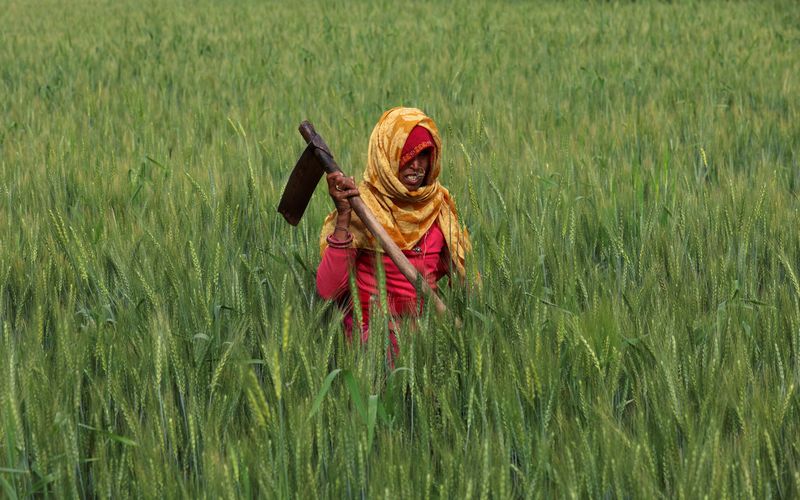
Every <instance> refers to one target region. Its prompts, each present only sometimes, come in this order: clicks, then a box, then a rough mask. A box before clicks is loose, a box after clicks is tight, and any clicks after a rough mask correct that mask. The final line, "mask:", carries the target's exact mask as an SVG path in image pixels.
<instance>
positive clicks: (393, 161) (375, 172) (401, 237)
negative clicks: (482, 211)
mask: <svg viewBox="0 0 800 500" xmlns="http://www.w3.org/2000/svg"><path fill="white" fill-rule="evenodd" d="M415 127H418V128H421V129H424V130H423V131H421V132H417V131H415V132H414V137H413V138H412V140H411V141H409V140H408V139H409V136H410V135H411V133H412V130H414V128H415ZM425 132H427V134H426V133H425ZM425 136H427V137H425ZM418 139H421V140H418ZM426 139H427V140H426ZM428 141H430V142H432V144H431V145H426V144H425V143H426V142H428ZM408 142H410V143H411V145H410V146H409V149H408V150H404V148H405V147H406V144H407V143H408ZM420 146H424V147H420ZM431 146H432V155H431V166H430V169H429V171H428V173H427V174H426V179H425V184H424V185H423V186H421V187H420V188H419V189H416V190H414V191H409V190H408V189H407V188H406V187H405V185H403V183H402V182H400V179H399V177H398V175H397V173H398V171H399V170H400V165H401V158H402V159H404V160H405V161H406V162H407V161H410V160H411V159H413V158H414V156H416V155H417V154H419V152H421V151H423V150H424V149H427V148H430V147H431ZM415 149H416V150H417V151H416V152H414V154H413V155H411V156H410V157H408V158H406V156H408V155H407V154H404V153H410V152H413V150H415ZM440 151H441V141H440V139H439V131H438V129H437V128H436V124H434V123H433V120H431V119H430V118H429V117H428V116H426V115H425V113H423V112H422V111H420V110H418V109H416V108H392V109H390V110H389V111H387V112H385V113H384V114H383V115H382V116H381V118H380V120H378V123H377V124H376V125H375V128H374V129H373V130H372V135H371V136H370V138H369V148H368V153H367V155H368V158H367V169H366V171H364V179H363V180H362V181H361V182H360V183H359V185H358V189H359V191H360V193H361V199H362V200H364V204H366V205H367V207H369V209H370V210H371V211H372V213H373V214H375V217H376V218H377V219H378V221H379V222H380V223H381V225H383V227H384V228H385V229H386V232H388V233H389V236H391V237H392V239H393V240H394V242H395V243H396V244H397V246H398V247H400V249H402V250H409V249H411V248H413V247H414V245H415V244H416V243H417V242H418V241H419V240H420V239H421V238H422V236H423V235H424V234H425V233H426V232H428V230H429V229H430V228H431V226H432V225H433V224H434V222H438V223H439V227H440V228H441V230H442V233H444V238H445V241H446V242H447V247H448V249H449V250H450V256H451V258H452V260H453V265H454V267H455V268H456V270H457V271H458V273H459V274H460V275H462V276H463V275H464V274H465V269H464V260H465V256H466V254H467V253H468V252H469V251H470V250H471V248H472V247H471V245H470V241H469V235H468V234H467V231H466V230H465V229H462V228H461V226H460V224H459V222H458V216H457V214H456V205H455V202H454V201H453V199H452V197H451V196H450V192H449V191H448V190H447V189H446V188H445V187H444V186H442V185H441V184H439V181H438V178H439V173H440V172H441V161H440ZM335 224H336V211H335V210H334V211H333V212H331V213H330V214H329V215H328V217H327V218H326V219H325V222H324V223H323V226H322V232H321V234H320V249H321V250H322V251H324V250H325V248H326V247H327V246H328V242H327V237H328V235H329V234H331V233H333V230H334V227H335ZM350 232H351V233H353V246H354V247H355V248H367V249H370V250H378V251H379V249H378V248H377V246H378V245H377V242H376V241H375V239H374V237H373V236H372V234H371V233H370V232H369V231H368V230H367V228H366V227H365V226H364V223H363V222H361V220H360V219H359V218H358V216H356V215H355V214H353V217H352V219H351V222H350Z"/></svg>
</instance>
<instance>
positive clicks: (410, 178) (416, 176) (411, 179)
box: [406, 172, 425, 184]
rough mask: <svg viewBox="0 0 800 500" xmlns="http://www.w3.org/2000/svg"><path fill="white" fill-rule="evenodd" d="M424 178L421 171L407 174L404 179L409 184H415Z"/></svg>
mask: <svg viewBox="0 0 800 500" xmlns="http://www.w3.org/2000/svg"><path fill="white" fill-rule="evenodd" d="M424 178H425V173H424V172H423V173H417V174H409V175H407V176H406V179H407V180H408V182H410V183H411V184H416V183H418V182H420V181H421V180H422V179H424Z"/></svg>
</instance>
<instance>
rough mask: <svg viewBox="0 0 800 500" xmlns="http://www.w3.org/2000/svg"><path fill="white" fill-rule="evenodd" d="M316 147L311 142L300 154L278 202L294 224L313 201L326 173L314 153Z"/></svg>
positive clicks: (283, 213) (280, 208) (290, 222)
mask: <svg viewBox="0 0 800 500" xmlns="http://www.w3.org/2000/svg"><path fill="white" fill-rule="evenodd" d="M314 148H315V146H314V145H313V144H309V145H308V146H307V147H306V149H305V151H303V154H302V155H300V159H299V160H297V164H296V165H295V166H294V170H292V173H291V175H290V176H289V182H287V183H286V189H284V190H283V196H281V201H280V203H279V204H278V212H280V213H281V215H283V218H284V219H286V222H288V223H289V224H291V225H293V226H296V225H297V224H298V223H299V222H300V219H301V218H302V217H303V213H305V211H306V207H308V202H309V201H311V195H313V194H314V190H315V189H316V187H317V184H318V183H319V180H320V178H321V177H322V174H323V173H325V168H324V167H323V165H322V162H321V161H319V158H317V155H316V154H314Z"/></svg>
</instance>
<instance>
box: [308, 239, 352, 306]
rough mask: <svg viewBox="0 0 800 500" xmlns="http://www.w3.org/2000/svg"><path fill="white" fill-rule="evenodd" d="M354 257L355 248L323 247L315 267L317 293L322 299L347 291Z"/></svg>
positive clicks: (339, 295) (335, 297) (333, 297)
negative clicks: (323, 250)
mask: <svg viewBox="0 0 800 500" xmlns="http://www.w3.org/2000/svg"><path fill="white" fill-rule="evenodd" d="M355 258H356V249H355V248H333V247H331V246H329V247H328V248H326V249H325V252H324V253H323V254H322V262H320V263H319V267H318V268H317V293H319V295H320V296H321V297H322V298H323V299H327V300H331V299H337V298H339V297H341V296H342V294H344V293H346V292H347V290H348V283H347V279H348V276H349V271H350V267H351V266H352V265H353V263H354V262H355Z"/></svg>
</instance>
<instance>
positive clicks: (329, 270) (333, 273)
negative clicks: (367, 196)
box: [317, 172, 358, 300]
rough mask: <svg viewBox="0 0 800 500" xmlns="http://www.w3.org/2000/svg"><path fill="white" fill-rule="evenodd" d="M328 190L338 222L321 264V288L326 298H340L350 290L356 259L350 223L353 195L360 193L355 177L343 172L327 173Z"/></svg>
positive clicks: (319, 285) (318, 288) (319, 269)
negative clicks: (351, 272)
mask: <svg viewBox="0 0 800 500" xmlns="http://www.w3.org/2000/svg"><path fill="white" fill-rule="evenodd" d="M326 180H327V181H328V193H329V194H330V196H331V199H332V200H333V204H334V206H335V207H336V223H335V226H334V231H333V234H331V235H330V236H329V237H328V246H327V248H325V252H323V254H322V262H320V263H319V267H318V268H317V292H318V293H319V294H320V296H321V297H322V298H324V299H329V300H330V299H336V298H339V297H340V296H341V295H342V294H344V293H345V292H346V291H347V288H348V286H347V278H348V273H349V270H350V266H352V265H353V263H354V262H355V257H356V250H355V249H354V248H351V247H350V242H352V241H353V235H352V234H350V231H349V230H348V229H349V227H350V213H351V210H352V209H351V207H350V198H351V197H353V196H358V188H357V187H356V183H355V179H353V178H352V177H345V176H344V175H342V173H341V172H333V173H330V174H328V175H327V177H326Z"/></svg>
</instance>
